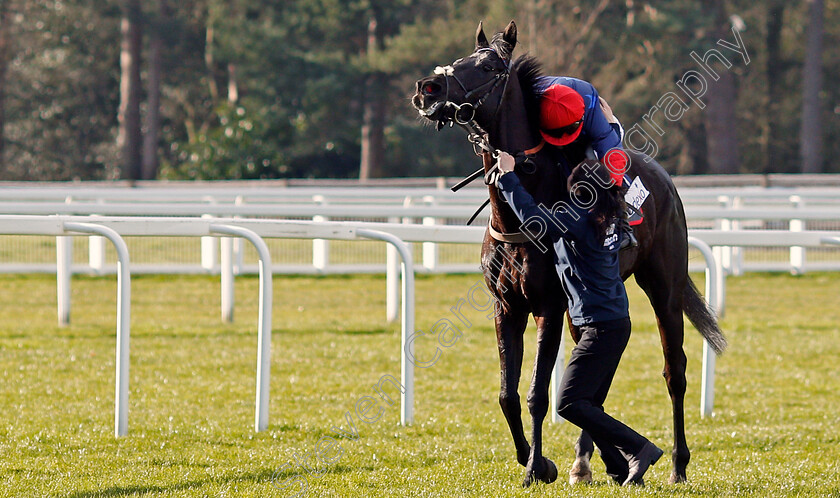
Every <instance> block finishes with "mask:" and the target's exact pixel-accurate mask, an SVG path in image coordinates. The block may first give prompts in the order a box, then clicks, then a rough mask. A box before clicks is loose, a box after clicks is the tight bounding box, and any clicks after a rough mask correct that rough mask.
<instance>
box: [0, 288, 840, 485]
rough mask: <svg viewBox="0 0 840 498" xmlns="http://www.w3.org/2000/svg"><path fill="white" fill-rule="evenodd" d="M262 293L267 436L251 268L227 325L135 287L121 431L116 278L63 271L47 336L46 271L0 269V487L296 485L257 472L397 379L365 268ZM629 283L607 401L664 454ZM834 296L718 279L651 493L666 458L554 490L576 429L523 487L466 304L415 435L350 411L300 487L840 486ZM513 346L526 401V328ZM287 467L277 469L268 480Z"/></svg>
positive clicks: (654, 374)
mask: <svg viewBox="0 0 840 498" xmlns="http://www.w3.org/2000/svg"><path fill="white" fill-rule="evenodd" d="M476 282H479V276H478V275H460V276H430V277H420V278H418V281H417V306H418V308H417V327H418V328H420V329H424V330H429V328H430V327H431V325H432V324H433V323H434V322H435V321H437V320H438V319H440V318H447V317H449V318H451V317H452V315H451V312H450V311H449V309H450V307H452V306H453V305H454V304H455V303H456V302H457V301H458V299H460V298H464V297H466V295H467V293H468V291H469V289H470V287H471V286H473V285H474V284H475V283H476ZM701 284H702V282H701ZM274 285H275V289H274V303H275V304H274V320H273V323H274V334H273V339H272V340H273V344H272V384H271V416H270V426H269V429H268V430H267V431H264V432H261V433H259V434H257V433H254V432H253V430H252V425H253V416H254V406H253V403H254V389H255V385H254V374H255V364H256V314H257V309H256V297H257V280H256V278H250V277H247V278H239V279H237V283H236V298H237V308H236V321H235V323H234V324H227V325H226V324H222V323H221V322H220V320H219V291H218V287H219V286H218V279H217V278H212V277H203V276H190V277H183V276H177V277H176V276H166V277H152V276H146V277H135V278H134V279H133V280H132V338H131V360H132V363H131V374H130V378H131V385H130V413H129V435H128V436H127V437H124V438H119V439H117V438H115V437H114V436H113V391H114V324H115V314H116V305H115V288H116V282H115V279H114V278H113V277H103V278H90V277H83V276H77V277H75V278H74V279H73V315H72V325H71V326H70V327H67V328H59V327H57V325H56V314H55V280H54V277H53V276H48V275H35V276H31V275H17V276H8V275H0V296H2V302H3V303H4V304H3V306H2V307H0V373H2V382H0V386H2V387H0V454H2V458H0V496H15V497H18V496H38V497H40V496H62V497H95V496H102V497H112V496H153V497H160V496H231V497H232V496H236V497H238V496H254V497H256V496H290V495H292V494H293V493H288V492H287V493H285V494H284V493H282V492H280V491H278V490H277V489H276V488H275V487H273V486H272V484H271V480H272V476H273V475H274V474H275V471H276V470H277V469H280V468H282V467H283V466H284V464H285V463H286V462H288V461H289V460H290V459H293V458H294V454H296V453H297V454H298V455H303V454H305V453H306V452H309V451H311V450H313V449H314V448H315V447H316V445H317V443H318V441H319V439H321V438H322V437H323V436H326V435H332V434H333V430H332V427H333V426H334V425H336V426H337V425H342V426H344V427H345V428H347V425H348V424H347V423H346V422H345V421H344V415H345V412H348V411H350V412H351V413H352V412H353V411H354V409H355V405H356V402H357V401H358V400H359V399H360V398H362V397H364V396H366V395H369V394H371V393H372V391H371V388H372V386H373V385H374V384H375V383H376V382H377V381H378V379H380V377H382V376H383V375H385V374H391V375H394V376H395V377H397V378H398V377H399V346H398V341H399V334H398V330H399V326H398V324H387V323H385V321H384V314H385V302H384V300H385V293H384V290H385V282H384V278H383V277H379V276H347V277H317V278H315V277H313V278H310V277H306V278H304V277H282V278H280V277H276V278H275V281H274ZM701 288H702V285H701ZM628 289H629V292H630V300H631V315H632V317H633V327H634V332H633V336H632V338H631V341H630V345H629V346H628V350H627V352H626V353H625V355H624V358H623V360H622V364H621V367H620V368H619V371H618V373H617V376H616V381H615V383H614V387H613V389H612V392H611V394H610V397H609V398H608V399H607V410H608V411H609V412H611V413H613V414H614V415H616V416H617V417H618V418H620V419H621V420H624V421H626V422H627V423H629V424H630V425H631V426H633V427H634V428H636V429H637V430H639V431H640V432H642V433H643V434H645V435H647V436H648V437H650V438H651V439H652V440H653V441H654V442H655V443H657V444H658V445H660V446H662V447H670V445H671V444H672V442H673V439H672V436H671V427H672V424H671V408H670V401H669V399H668V397H667V394H666V389H665V385H664V382H663V380H662V377H661V374H660V372H661V370H662V363H663V361H662V352H661V347H660V345H659V339H658V332H657V331H656V329H655V325H654V324H655V322H654V319H653V315H652V312H651V311H650V307H649V306H648V304H647V302H646V299H645V298H644V296H643V294H642V293H641V292H640V291H639V289H638V288H637V287H636V286H635V284H629V285H628ZM838 291H840V275H838V274H808V275H805V276H803V277H791V276H788V275H762V274H750V275H748V276H744V277H739V278H730V279H729V281H728V294H727V316H726V318H725V319H724V320H723V325H724V328H725V331H726V333H727V336H728V338H729V342H730V348H729V350H728V351H727V353H726V354H725V355H724V356H722V357H721V358H719V359H718V362H717V386H716V398H715V416H714V417H712V418H707V419H701V418H700V416H699V408H698V406H699V385H700V364H701V341H700V338H699V335H698V334H697V333H696V332H695V331H694V330H693V329H691V328H688V329H687V336H686V352H687V355H688V358H689V364H688V395H687V414H686V425H687V433H688V443H689V446H690V448H691V450H692V459H691V463H690V465H689V467H688V473H689V482H688V483H687V484H683V485H667V484H665V483H666V482H667V478H668V475H669V474H670V462H669V461H667V459H663V460H661V461H660V463H659V464H658V465H656V466H655V467H653V468H652V469H651V470H650V472H649V473H648V475H646V476H645V477H646V479H645V480H646V481H647V483H648V485H647V487H646V488H644V489H622V488H619V487H617V486H615V485H612V484H610V483H608V480H607V477H606V476H605V474H604V472H603V465H602V464H601V462H600V460H598V458H597V457H596V458H594V459H593V463H594V468H595V472H596V475H595V479H596V482H595V484H594V485H592V486H586V487H574V488H573V487H570V486H569V485H568V484H566V483H565V474H566V472H568V469H569V466H570V465H571V462H572V460H573V449H572V446H573V444H574V440H575V438H576V435H577V431H576V430H575V428H574V427H573V426H571V425H570V424H559V425H554V424H547V425H546V430H545V440H544V446H545V453H546V455H547V456H548V457H550V458H552V459H553V460H554V461H555V462H556V463H557V465H558V468H559V471H560V479H558V481H557V482H556V483H554V484H551V485H542V484H539V485H536V486H534V487H531V488H529V489H527V490H523V489H521V488H520V487H519V483H520V482H521V480H522V471H523V469H522V467H520V466H518V464H517V463H516V461H515V458H514V453H513V447H512V444H511V441H510V436H509V433H508V430H507V427H506V425H505V423H504V418H503V416H502V413H501V410H500V409H499V406H498V402H497V393H498V356H497V351H496V346H495V342H496V341H495V337H494V333H493V330H492V324H491V322H490V321H489V320H487V319H486V318H485V317H484V313H480V312H478V311H475V310H473V309H471V308H469V307H467V308H465V309H466V310H467V311H466V315H467V317H468V318H469V320H470V321H471V323H472V325H471V327H469V328H466V327H464V329H463V332H464V335H463V336H462V337H461V338H460V340H459V341H458V342H457V343H456V344H455V345H454V346H452V347H450V348H448V349H443V350H442V355H441V358H440V360H439V361H438V362H437V363H436V364H435V365H433V366H432V367H430V368H428V369H417V371H416V386H415V387H416V405H415V407H416V412H415V423H414V425H412V426H410V427H400V426H399V425H398V421H399V413H398V407H397V405H396V404H395V405H394V406H393V407H389V406H387V405H384V404H382V405H380V406H383V407H384V413H383V414H382V416H381V418H380V419H379V420H377V421H375V422H373V423H370V424H367V423H362V422H360V421H359V420H358V418H356V419H355V424H356V428H357V429H358V431H359V436H360V437H359V438H358V439H347V438H345V439H340V440H339V443H338V444H340V447H341V453H340V456H339V457H338V458H337V460H336V461H335V462H334V463H333V464H331V465H329V466H328V467H326V470H327V471H326V473H325V474H324V475H323V476H321V477H317V478H315V477H312V476H310V477H309V479H308V484H309V490H308V493H307V494H306V496H311V497H325V496H363V497H368V496H388V497H404V496H412V497H425V496H441V497H451V496H475V497H496V496H527V497H531V496H534V497H548V496H551V497H555V496H599V497H600V496H624V495H628V496H722V497H723V496H840V463H838V462H840V444H838V443H840V441H838V437H839V436H838V434H840V432H838V429H837V428H838V426H840V414H838V408H840V396H838V394H837V393H838V392H840V373H839V372H840V370H838V368H837V358H838V357H840V307H839V306H838V293H839V292H838ZM526 337H527V339H526V346H527V350H526V366H525V374H524V375H523V381H522V385H521V389H520V393H521V394H522V396H523V406H524V405H525V403H524V395H525V393H526V391H527V384H528V382H529V380H530V364H531V361H532V358H533V352H534V331H533V325H531V326H529V330H528V331H527V332H526ZM432 345H433V341H432V339H429V338H428V337H424V338H421V339H420V340H418V342H417V354H418V357H419V358H422V359H425V358H428V357H430V356H431V354H432V352H433V351H434V348H433V347H432ZM569 347H570V346H569V345H567V350H568V348H569ZM567 355H568V351H567ZM523 417H525V418H526V421H527V413H525V412H523ZM336 449H337V448H334V450H336ZM337 455H338V453H333V454H332V456H337ZM321 467H323V465H322V466H321ZM299 472H302V471H301V470H300V469H299V468H292V469H290V468H286V469H285V470H284V471H282V472H280V473H279V476H278V478H277V481H278V482H280V481H281V480H283V479H287V478H291V477H293V476H294V475H296V474H298V473H299Z"/></svg>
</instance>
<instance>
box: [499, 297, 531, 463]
mask: <svg viewBox="0 0 840 498" xmlns="http://www.w3.org/2000/svg"><path fill="white" fill-rule="evenodd" d="M527 324H528V312H527V311H519V310H516V309H511V310H510V311H508V312H503V313H501V314H499V315H498V316H496V339H497V341H496V342H497V343H498V345H499V367H500V369H501V388H500V390H499V405H500V406H501V407H502V413H503V414H504V415H505V420H507V424H508V427H510V434H511V436H513V444H514V446H515V447H516V460H517V461H518V462H519V464H520V465H523V466H524V465H526V464H527V463H528V455H529V454H530V452H531V448H530V446H529V445H528V440H527V439H525V429H524V428H523V427H522V406H521V404H520V402H519V376H520V375H521V373H522V353H523V349H524V348H523V344H522V336H523V334H524V333H525V326H526V325H527Z"/></svg>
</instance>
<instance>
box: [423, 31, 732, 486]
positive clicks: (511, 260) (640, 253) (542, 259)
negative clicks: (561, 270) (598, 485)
mask: <svg viewBox="0 0 840 498" xmlns="http://www.w3.org/2000/svg"><path fill="white" fill-rule="evenodd" d="M516 37H517V32H516V25H515V23H514V22H513V21H511V23H510V24H509V25H508V26H507V28H506V29H505V30H504V32H501V33H497V34H496V35H495V36H494V37H493V38H492V40H491V41H488V40H487V37H486V36H485V34H484V31H483V29H482V26H481V24H480V23H479V25H478V30H477V32H476V51H475V52H474V53H472V54H471V55H469V56H467V57H465V58H462V59H458V60H457V61H455V62H453V63H452V64H451V65H449V66H446V67H438V68H437V69H436V70H435V74H434V75H433V76H429V77H427V78H423V79H421V80H419V81H418V82H417V86H416V93H415V95H414V97H413V98H412V103H413V105H414V107H415V108H416V109H418V110H419V111H420V113H421V114H422V115H423V116H425V117H426V118H428V119H430V120H431V121H433V122H436V123H437V124H438V127H440V126H442V125H444V124H447V123H450V122H452V121H455V122H458V123H459V124H461V125H462V126H464V127H465V128H467V129H468V131H470V133H471V137H472V138H471V140H472V141H474V142H477V143H478V145H479V146H482V147H484V148H485V150H488V151H493V150H495V149H498V150H503V151H507V152H509V153H511V154H514V155H517V156H518V157H519V160H518V161H517V164H518V166H517V168H518V169H517V171H518V172H519V173H520V178H521V180H522V183H523V185H524V186H525V188H526V189H527V190H528V191H529V192H530V193H531V194H532V195H533V197H534V199H535V200H536V201H537V202H540V203H542V204H543V205H545V206H549V207H550V206H555V205H556V203H558V202H565V201H568V199H569V194H568V192H567V190H566V188H565V185H566V176H567V173H566V171H567V170H568V168H569V166H574V165H576V164H578V163H579V162H580V161H581V160H584V159H585V151H584V150H581V149H579V148H573V147H566V148H563V149H558V148H555V147H541V144H542V140H541V136H540V133H539V128H538V119H539V118H538V114H539V95H538V94H537V91H536V90H535V83H536V82H537V79H538V78H539V77H540V66H539V63H538V62H537V61H536V60H534V59H533V58H531V57H528V56H524V57H519V58H518V59H517V60H515V61H512V60H511V55H512V52H513V49H514V47H515V46H516ZM629 157H630V159H631V167H630V170H629V173H630V175H631V176H638V177H641V180H642V181H643V183H644V185H645V186H646V187H647V189H648V190H649V192H650V195H649V196H648V198H647V199H646V200H645V202H644V204H643V205H642V206H641V209H642V212H643V214H644V222H643V223H641V224H640V225H637V226H636V227H635V233H636V236H637V238H638V240H639V245H638V247H636V248H632V249H628V250H624V251H623V252H622V254H621V256H620V259H621V273H622V277H623V278H625V279H626V278H627V277H629V276H630V275H631V274H635V276H636V282H638V284H639V286H640V287H641V288H642V289H644V291H645V293H647V295H648V298H649V299H650V302H651V304H652V306H653V309H654V312H655V313H656V317H657V321H658V324H659V333H660V338H661V342H662V350H663V353H664V356H665V368H664V372H663V375H664V377H665V383H666V384H667V386H668V392H669V394H670V397H671V403H672V407H673V416H674V448H673V452H672V461H673V466H674V467H673V473H672V474H671V478H670V482H672V483H675V482H683V481H685V480H686V466H687V465H688V461H689V458H690V454H689V450H688V445H687V444H686V439H685V425H684V424H685V422H684V406H683V405H684V399H685V390H686V380H685V369H686V357H685V353H684V352H683V334H684V331H683V312H685V313H686V315H687V316H688V318H689V320H690V321H691V323H692V324H693V325H694V326H695V327H696V328H697V330H698V331H699V332H700V333H701V334H702V336H703V337H704V338H705V339H706V340H707V341H708V342H709V344H710V345H711V346H712V348H713V349H714V350H715V352H717V353H718V354H720V353H721V352H722V351H723V349H724V348H725V347H726V340H725V338H724V337H723V334H722V333H721V331H720V328H719V327H718V324H717V320H716V318H715V316H714V314H713V313H711V311H710V309H709V308H708V306H707V305H706V303H705V301H704V300H703V298H702V297H701V296H700V293H699V292H698V290H697V288H696V287H695V286H694V284H693V283H692V281H691V279H690V278H689V276H688V242H687V237H688V232H687V229H686V222H685V214H684V213H683V206H682V202H681V200H680V198H679V195H678V194H677V191H676V189H675V187H674V185H673V183H672V182H671V179H670V177H669V176H668V174H667V173H666V172H665V170H664V169H663V168H662V167H661V166H660V165H659V164H658V163H657V162H656V161H654V160H653V159H651V158H650V157H648V156H645V155H643V154H639V153H636V152H633V151H630V152H629ZM526 159H527V160H526ZM494 167H495V166H494V160H493V159H492V157H491V154H489V153H485V154H484V169H485V171H486V172H488V173H492V169H493V168H494ZM488 189H489V195H490V204H491V209H492V213H491V220H490V225H489V227H488V230H487V233H486V234H485V236H484V242H483V245H482V249H481V260H482V269H483V272H484V278H485V281H486V283H487V286H488V288H489V289H490V290H491V292H492V293H493V294H494V296H495V297H496V300H497V304H498V313H497V317H496V320H495V325H496V335H497V340H498V347H499V359H500V366H501V391H500V393H499V404H500V405H501V408H502V412H504V415H505V418H506V419H507V423H508V426H509V427H510V431H511V434H512V435H513V442H514V445H515V447H516V457H517V460H518V461H519V463H520V464H521V465H523V466H525V467H526V470H525V479H524V482H523V486H528V485H530V484H531V483H533V482H534V481H536V480H541V481H544V482H553V481H554V480H555V479H556V478H557V468H556V466H555V465H554V463H553V462H552V461H551V460H549V459H547V458H545V457H544V456H543V455H542V425H543V421H544V419H545V416H546V414H547V412H548V406H549V396H548V387H549V380H550V375H551V371H552V368H553V366H554V363H555V360H556V358H557V353H558V349H559V345H560V338H561V334H562V327H563V315H564V313H565V311H566V307H567V299H566V297H565V295H564V291H563V288H562V286H561V284H560V280H559V277H558V275H557V273H556V272H555V269H554V263H553V257H554V255H553V253H552V252H551V250H549V251H545V250H544V249H545V247H540V246H541V245H543V244H540V243H539V241H536V242H535V241H533V240H529V239H528V238H527V237H526V238H523V237H522V233H521V228H520V225H521V224H520V222H519V220H518V219H517V218H516V216H515V215H514V213H513V211H512V210H511V209H510V208H509V207H508V206H507V205H506V204H505V202H504V200H503V199H502V197H501V196H500V195H499V193H498V191H497V189H496V188H495V187H494V186H493V185H492V182H490V185H489V186H488ZM547 247H549V248H550V247H551V244H550V243H548V244H547ZM529 313H530V314H532V315H533V316H534V321H535V322H536V325H537V334H538V336H537V354H536V358H535V361H534V372H533V377H532V380H531V387H530V389H529V391H528V397H527V402H528V409H529V411H530V414H531V421H532V425H531V444H530V445H529V444H528V440H527V439H526V436H525V432H524V429H523V424H522V418H521V416H520V413H521V411H520V410H521V407H520V399H519V393H518V392H517V386H518V384H519V377H520V374H521V369H522V355H523V335H524V330H525V327H526V325H527V320H528V314H529ZM570 329H571V330H570V331H571V335H572V338H573V340H575V342H577V341H578V340H579V338H580V336H579V334H578V332H577V331H576V330H575V328H574V327H571V324H570ZM593 449H594V448H593V443H592V439H591V437H590V436H589V435H588V434H587V433H586V432H582V433H581V436H580V439H579V440H578V442H577V444H576V445H575V451H576V453H577V455H576V456H577V458H576V460H575V463H574V466H573V467H572V470H571V472H570V482H579V481H591V470H590V466H589V458H590V457H591V455H592V452H593ZM609 470H610V469H608V471H609ZM626 472H627V470H626V469H624V473H626ZM610 473H612V472H610Z"/></svg>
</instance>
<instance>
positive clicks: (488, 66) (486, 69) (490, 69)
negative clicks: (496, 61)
mask: <svg viewBox="0 0 840 498" xmlns="http://www.w3.org/2000/svg"><path fill="white" fill-rule="evenodd" d="M481 69H484V70H485V71H492V70H494V69H495V68H494V67H493V66H492V65H490V64H488V63H486V62H485V63H484V65H482V66H481Z"/></svg>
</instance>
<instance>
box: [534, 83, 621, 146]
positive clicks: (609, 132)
mask: <svg viewBox="0 0 840 498" xmlns="http://www.w3.org/2000/svg"><path fill="white" fill-rule="evenodd" d="M551 85H565V86H567V87H569V88H571V89H572V90H574V91H576V92H577V93H579V94H580V96H581V97H583V104H584V106H585V110H584V112H583V123H582V124H581V126H582V127H583V129H582V130H581V132H580V136H579V137H578V138H577V140H586V141H588V142H589V143H590V144H591V145H592V149H593V150H595V154H597V155H598V159H603V158H604V156H605V154H606V153H607V151H609V150H610V149H613V148H615V147H618V148H619V149H621V148H622V147H621V138H620V137H619V136H618V133H616V131H615V129H614V128H613V127H612V126H610V124H609V123H608V122H607V118H606V117H605V116H604V113H603V111H601V103H600V102H599V100H598V91H597V90H595V87H594V86H592V84H591V83H587V82H586V81H583V80H579V79H577V78H569V77H566V76H543V77H542V78H540V79H539V82H538V83H537V92H539V93H540V94H542V92H544V91H545V89H546V88H548V87H550V86H551Z"/></svg>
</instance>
